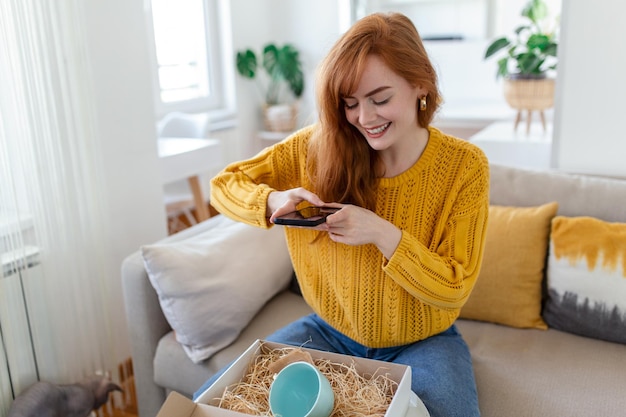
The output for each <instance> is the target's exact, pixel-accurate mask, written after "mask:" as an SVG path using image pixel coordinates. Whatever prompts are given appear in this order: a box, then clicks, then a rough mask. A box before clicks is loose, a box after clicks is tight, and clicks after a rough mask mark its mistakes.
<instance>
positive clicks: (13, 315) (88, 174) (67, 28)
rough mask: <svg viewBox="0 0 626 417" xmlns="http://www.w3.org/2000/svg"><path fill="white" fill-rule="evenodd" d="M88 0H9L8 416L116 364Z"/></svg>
mask: <svg viewBox="0 0 626 417" xmlns="http://www.w3.org/2000/svg"><path fill="white" fill-rule="evenodd" d="M81 13H82V10H81V0H54V1H44V0H1V1H0V256H1V257H2V275H1V276H0V342H1V343H0V417H2V416H4V415H6V412H7V409H8V407H9V405H10V403H11V399H12V398H13V396H15V395H17V394H18V393H19V392H21V391H23V390H24V389H25V388H26V387H27V386H28V385H30V384H31V383H33V382H34V381H36V380H37V379H45V380H51V381H54V382H60V383H67V382H74V381H76V380H78V379H81V378H82V377H84V376H86V375H87V374H91V373H93V372H96V371H108V370H112V369H115V364H114V363H113V362H114V361H115V346H114V341H113V340H111V334H112V333H111V328H110V320H109V311H108V309H107V305H108V302H107V300H106V299H105V297H106V294H109V293H110V291H108V288H107V281H108V280H109V279H110V276H116V275H112V274H110V273H108V272H107V270H106V263H105V259H106V254H105V251H106V246H105V244H104V239H103V237H104V231H105V230H106V227H107V224H106V221H105V219H106V216H104V215H103V213H102V212H101V208H102V207H103V203H104V202H103V201H101V200H102V198H101V195H102V193H101V192H100V191H101V190H102V189H103V186H102V177H101V176H100V165H99V158H98V152H97V144H98V142H97V134H96V132H97V130H96V119H95V116H94V111H93V109H92V108H91V107H90V103H92V102H93V92H92V89H91V85H92V84H91V82H90V77H89V68H88V64H87V60H86V55H87V53H88V51H86V48H85V45H84V43H83V42H82V41H83V40H84V39H85V35H84V33H83V31H82V29H81Z"/></svg>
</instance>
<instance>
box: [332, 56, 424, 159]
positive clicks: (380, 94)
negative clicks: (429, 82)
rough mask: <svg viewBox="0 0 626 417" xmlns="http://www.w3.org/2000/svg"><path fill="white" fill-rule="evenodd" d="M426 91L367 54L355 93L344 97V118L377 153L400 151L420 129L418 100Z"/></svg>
mask: <svg viewBox="0 0 626 417" xmlns="http://www.w3.org/2000/svg"><path fill="white" fill-rule="evenodd" d="M424 95H426V90H425V89H422V88H420V87H414V86H412V85H410V84H409V83H408V82H407V81H406V80H405V79H404V78H402V77H401V76H399V75H398V74H396V73H395V72H393V71H392V70H391V69H390V68H389V67H388V66H387V65H385V63H384V62H383V61H382V60H381V59H380V58H379V57H377V56H376V55H370V56H368V58H367V61H366V63H365V69H364V71H363V75H362V77H361V79H360V81H359V83H358V86H357V89H356V91H354V92H353V93H351V94H350V95H349V96H347V97H344V98H343V100H344V104H345V107H344V108H345V114H346V119H347V120H348V122H350V124H352V125H353V126H355V127H356V128H357V129H358V130H359V131H360V132H361V134H362V135H363V137H364V138H365V139H366V140H367V142H368V144H369V145H370V147H372V148H373V149H375V150H377V151H386V150H390V149H393V148H397V149H402V148H403V147H404V145H405V144H408V143H410V142H411V141H413V140H414V139H415V138H416V136H417V133H418V132H419V131H420V130H423V128H421V127H420V126H419V124H418V121H417V105H418V99H419V98H420V97H422V96H424Z"/></svg>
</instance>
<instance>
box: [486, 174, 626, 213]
mask: <svg viewBox="0 0 626 417" xmlns="http://www.w3.org/2000/svg"><path fill="white" fill-rule="evenodd" d="M490 176H491V189H490V201H491V204H493V205H502V206H517V207H530V206H538V205H541V204H545V203H549V202H552V201H556V202H558V204H559V210H558V213H557V214H558V215H561V216H570V217H575V216H590V217H596V218H598V219H602V220H605V221H609V222H626V180H621V179H613V178H604V177H595V176H589V175H578V174H569V173H565V172H560V171H554V170H535V169H526V168H516V167H508V166H502V165H496V164H491V173H490Z"/></svg>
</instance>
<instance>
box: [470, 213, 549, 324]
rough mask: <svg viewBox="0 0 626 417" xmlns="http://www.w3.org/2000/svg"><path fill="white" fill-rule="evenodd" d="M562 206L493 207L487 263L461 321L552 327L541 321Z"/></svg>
mask: <svg viewBox="0 0 626 417" xmlns="http://www.w3.org/2000/svg"><path fill="white" fill-rule="evenodd" d="M557 208H558V205H557V204H556V203H548V204H544V205H541V206H538V207H505V206H491V207H490V208H489V221H488V224H487V235H486V243H485V253H484V257H483V263H482V267H481V271H480V274H479V276H478V280H477V281H476V285H475V286H474V289H473V291H472V294H471V295H470V297H469V299H468V301H467V303H466V304H465V306H464V307H463V309H462V310H461V317H462V318H466V319H473V320H482V321H489V322H493V323H498V324H504V325H507V326H512V327H520V328H532V327H534V328H538V329H546V328H547V326H546V323H545V322H544V321H543V319H542V318H541V301H542V280H543V278H544V276H545V273H544V272H545V263H546V257H547V249H548V236H549V233H550V222H551V220H552V218H553V217H554V216H555V215H556V211H557Z"/></svg>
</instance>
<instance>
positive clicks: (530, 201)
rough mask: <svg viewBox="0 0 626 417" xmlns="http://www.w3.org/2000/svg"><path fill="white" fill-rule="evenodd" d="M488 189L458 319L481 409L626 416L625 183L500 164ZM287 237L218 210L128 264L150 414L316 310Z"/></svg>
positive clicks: (491, 415)
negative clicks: (478, 258)
mask: <svg viewBox="0 0 626 417" xmlns="http://www.w3.org/2000/svg"><path fill="white" fill-rule="evenodd" d="M490 184H491V186H490V204H491V207H490V218H489V224H488V229H487V242H486V247H485V256H484V260H483V266H482V269H481V273H480V275H479V279H478V281H477V284H476V287H475V289H474V291H473V292H472V294H471V296H470V298H469V300H468V302H467V305H466V306H465V307H464V308H463V310H462V312H461V317H460V318H459V319H458V320H457V326H458V328H459V329H460V331H461V333H462V334H463V336H464V338H465V340H466V341H467V344H468V345H469V348H470V351H471V355H472V358H473V366H474V370H475V375H476V382H477V387H478V396H479V404H480V408H481V412H482V415H483V416H484V417H506V416H511V417H520V416H537V417H539V416H550V417H557V416H564V417H565V416H567V417H575V416H590V415H595V416H603V417H609V416H623V415H626V344H625V343H626V340H625V338H626V295H625V294H626V293H625V290H626V229H625V228H626V180H623V179H618V178H602V177H596V176H587V175H575V174H569V173H564V172H558V171H552V170H535V169H524V168H514V167H507V166H499V165H494V164H492V165H491V171H490ZM251 229H254V230H251ZM282 235H283V234H282V231H281V229H280V227H279V226H274V227H273V228H270V229H269V230H262V229H257V228H253V227H251V226H247V225H241V224H237V223H235V222H233V221H231V220H230V219H228V218H225V217H224V216H222V215H218V216H215V217H213V218H211V219H209V220H207V221H205V222H203V223H200V224H198V225H196V226H193V227H191V228H190V229H187V230H184V231H183V232H180V233H178V234H176V235H172V236H169V237H167V238H165V239H163V240H162V241H160V242H154V243H152V244H148V245H145V246H144V247H142V248H139V250H138V251H137V252H135V253H133V254H131V255H130V256H128V257H127V258H126V259H125V260H124V262H123V264H122V281H123V291H124V302H125V309H126V315H127V320H128V326H129V334H130V341H131V349H132V359H133V366H134V374H135V383H136V390H137V399H138V408H139V414H140V416H141V417H153V416H155V415H156V414H157V412H158V410H159V409H160V407H161V405H162V403H163V402H164V400H165V398H166V396H167V394H168V393H169V392H170V391H177V392H179V393H181V394H183V395H185V396H188V397H192V395H193V393H194V392H195V391H196V390H197V389H198V388H199V387H200V386H201V385H202V384H203V383H204V382H205V381H206V380H207V379H208V378H209V377H210V376H211V375H213V374H214V373H215V372H217V371H218V370H220V369H221V368H222V367H224V366H225V365H227V364H229V363H230V362H231V361H232V360H234V359H236V358H237V357H238V356H239V355H240V354H241V353H242V352H243V351H244V350H245V349H246V348H247V347H248V346H249V345H250V344H252V343H253V342H254V341H255V340H256V339H263V338H264V337H265V336H267V335H268V334H270V333H271V332H273V331H274V330H275V329H277V328H279V327H281V326H283V325H285V324H287V323H288V322H291V321H293V320H294V319H296V318H298V317H300V316H302V315H305V314H308V313H310V312H311V310H310V309H309V307H308V306H307V305H306V304H305V303H304V301H303V299H302V297H301V296H300V295H299V293H298V288H297V285H294V280H293V273H292V271H291V270H290V264H289V259H288V254H287V251H286V246H285V244H284V242H281V239H284V237H283V236H282ZM576 254H578V256H577V255H576ZM278 276H280V277H279V278H277V277H278ZM213 277H215V281H218V282H219V283H217V284H216V283H214V282H213V279H214V278H213ZM188 280H189V282H188ZM236 280H239V281H237V282H234V281H236ZM233 282H234V283H233ZM208 283H211V284H210V285H214V287H209V288H204V287H203V286H204V285H209V284H208ZM246 284H247V285H246ZM181 286H183V287H185V286H186V287H185V288H182V289H181V288H180V287H181ZM239 290H241V291H239ZM240 292H241V293H242V294H239V293H240ZM244 293H245V294H244ZM241 310H245V311H244V312H243V313H242V314H240V313H241ZM194 314H195V315H194ZM205 331H208V332H209V334H204V333H203V332H205ZM194 338H195V339H198V340H199V341H200V343H199V345H194V343H195V341H194ZM206 345H209V347H208V348H207V347H206Z"/></svg>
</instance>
